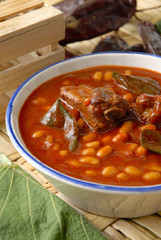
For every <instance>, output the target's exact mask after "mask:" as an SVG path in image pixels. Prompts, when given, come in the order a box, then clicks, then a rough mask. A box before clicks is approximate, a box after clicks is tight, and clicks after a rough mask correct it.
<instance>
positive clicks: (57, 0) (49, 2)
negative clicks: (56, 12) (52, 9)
mask: <svg viewBox="0 0 161 240" xmlns="http://www.w3.org/2000/svg"><path fill="white" fill-rule="evenodd" d="M63 1H64V0H44V4H45V6H53V5H55V4H57V3H60V2H63Z"/></svg>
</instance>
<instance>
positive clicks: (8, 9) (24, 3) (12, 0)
mask: <svg viewBox="0 0 161 240" xmlns="http://www.w3.org/2000/svg"><path fill="white" fill-rule="evenodd" d="M43 5H44V3H43V1H42V0H30V1H28V0H21V1H17V0H8V1H4V2H1V3H0V12H1V14H0V21H2V20H4V19H6V18H9V17H12V16H14V15H16V14H18V13H22V12H25V11H27V10H30V9H35V8H39V7H41V6H43Z"/></svg>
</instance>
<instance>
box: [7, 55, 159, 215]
mask: <svg viewBox="0 0 161 240" xmlns="http://www.w3.org/2000/svg"><path fill="white" fill-rule="evenodd" d="M160 91H161V58H160V57H158V56H154V55H149V54H140V53H123V52H122V53H121V52H116V53H112V52H111V53H98V54H91V55H84V56H80V57H77V58H71V59H68V60H64V61H62V62H59V63H56V64H53V65H51V66H49V67H47V68H45V69H42V70H41V71H39V72H37V73H36V74H34V75H33V76H31V77H30V78H29V79H27V80H26V81H25V82H24V83H23V84H22V85H21V86H20V87H19V88H18V89H17V90H16V92H15V93H14V95H13V96H12V98H11V100H10V103H9V105H8V108H7V112H6V126H7V131H8V134H9V136H10V139H11V141H12V143H13V144H14V146H15V148H16V149H17V151H18V152H19V153H20V154H21V155H22V156H23V157H24V158H25V159H26V160H27V161H28V162H29V163H30V164H32V165H33V166H34V167H35V168H36V169H38V170H39V171H40V172H41V173H42V174H44V175H45V177H46V178H47V179H48V180H49V181H50V182H51V183H52V184H54V186H55V187H56V188H57V189H58V191H60V192H61V193H62V194H63V195H64V196H65V197H66V198H67V199H68V200H69V201H70V202H72V204H73V205H75V206H76V207H78V208H80V209H83V210H86V211H89V212H92V213H95V214H99V215H103V216H109V217H130V218H132V217H139V216H145V215H148V214H152V213H155V212H157V211H160V210H161V95H160Z"/></svg>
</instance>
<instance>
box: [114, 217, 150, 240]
mask: <svg viewBox="0 0 161 240" xmlns="http://www.w3.org/2000/svg"><path fill="white" fill-rule="evenodd" d="M112 226H113V227H114V228H115V229H116V230H119V231H121V232H122V233H124V234H125V235H126V236H128V237H129V238H130V239H132V240H153V238H151V237H150V236H148V234H146V233H144V232H142V231H141V230H139V229H137V228H136V227H135V226H133V225H132V224H130V223H128V222H127V221H125V220H122V219H120V220H118V221H116V222H115V223H113V224H112Z"/></svg>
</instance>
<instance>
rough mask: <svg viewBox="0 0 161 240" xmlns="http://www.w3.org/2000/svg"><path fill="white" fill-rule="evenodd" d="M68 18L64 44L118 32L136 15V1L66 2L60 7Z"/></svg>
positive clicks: (99, 0)
mask: <svg viewBox="0 0 161 240" xmlns="http://www.w3.org/2000/svg"><path fill="white" fill-rule="evenodd" d="M56 7H57V8H59V9H60V10H62V11H63V12H64V13H65V16H66V38H65V40H63V41H62V43H63V44H66V43H72V42H76V41H81V40H87V39H91V38H93V37H96V36H99V35H101V34H104V33H107V32H110V31H112V30H116V29H118V28H119V27H121V26H122V25H124V24H125V23H127V22H128V21H129V20H130V18H131V17H132V16H133V15H134V13H135V10H136V0H76V1H73V0H66V1H65V2H62V3H60V4H58V5H56Z"/></svg>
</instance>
